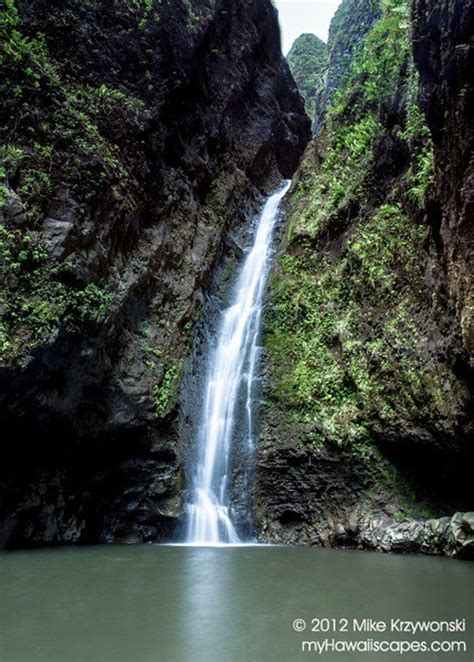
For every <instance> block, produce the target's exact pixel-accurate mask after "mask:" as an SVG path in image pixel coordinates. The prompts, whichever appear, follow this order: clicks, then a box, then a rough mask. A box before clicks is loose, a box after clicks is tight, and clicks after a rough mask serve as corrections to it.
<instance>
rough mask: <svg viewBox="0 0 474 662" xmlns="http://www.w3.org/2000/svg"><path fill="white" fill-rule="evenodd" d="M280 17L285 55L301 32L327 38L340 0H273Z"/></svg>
mask: <svg viewBox="0 0 474 662" xmlns="http://www.w3.org/2000/svg"><path fill="white" fill-rule="evenodd" d="M274 4H275V6H276V8H277V9H278V13H279V17H280V26H281V31H282V49H283V53H284V54H285V55H286V54H287V53H288V51H289V50H290V48H291V46H292V44H293V42H294V40H295V39H296V38H297V37H299V36H300V34H303V32H314V34H317V35H318V37H320V38H321V39H322V40H323V41H327V39H328V30H329V23H330V22H331V18H332V17H333V16H334V12H335V11H336V9H337V8H338V7H339V5H340V4H341V0H274Z"/></svg>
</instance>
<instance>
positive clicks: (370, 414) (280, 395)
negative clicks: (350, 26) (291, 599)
mask: <svg viewBox="0 0 474 662" xmlns="http://www.w3.org/2000/svg"><path fill="white" fill-rule="evenodd" d="M377 4H378V3H377ZM357 6H358V3H357V2H355V0H346V1H345V2H344V3H343V4H342V5H341V13H342V12H345V13H347V15H350V12H351V8H356V7H357ZM375 10H376V11H377V12H379V18H378V20H377V21H376V22H375V23H374V24H373V26H372V28H371V29H370V31H369V32H368V34H367V37H366V38H365V39H364V40H363V42H362V44H359V46H358V48H357V50H356V51H354V52H355V56H354V58H353V60H352V62H351V64H350V67H349V69H348V72H347V75H346V77H345V78H344V79H343V80H342V81H340V82H339V85H338V89H337V91H336V92H333V93H332V97H331V101H330V104H329V107H328V110H327V112H326V116H325V120H324V124H323V125H322V127H321V130H320V132H319V134H318V137H317V139H316V140H314V141H313V142H312V143H311V145H310V146H309V147H308V149H307V152H306V156H305V158H304V161H303V163H302V166H301V167H300V169H299V171H298V173H297V176H296V178H295V181H294V185H293V188H292V192H291V195H290V199H289V204H288V206H287V216H288V229H287V232H286V236H285V237H284V241H283V244H284V246H283V248H284V253H283V254H282V256H281V257H280V260H279V263H278V266H277V268H276V269H275V272H274V274H273V278H272V286H271V299H270V303H269V310H268V315H267V319H266V330H265V345H266V351H267V364H266V365H267V368H266V412H265V425H264V431H263V441H262V443H261V446H260V450H259V459H258V467H257V491H256V503H257V516H258V521H259V530H260V536H261V539H262V540H266V541H269V540H272V541H279V542H291V543H306V544H322V545H352V546H359V547H365V548H373V549H382V550H384V551H389V550H396V551H421V552H428V553H446V554H450V555H453V556H462V557H472V556H473V555H474V538H473V534H474V517H473V515H472V513H471V514H466V515H463V514H457V515H455V516H454V517H453V515H454V513H455V512H456V511H460V513H462V512H464V511H467V510H472V508H473V505H474V504H473V502H472V490H471V489H470V484H471V476H470V467H471V466H472V455H473V446H472V433H473V422H472V411H473V409H472V405H473V392H474V390H473V380H472V347H473V345H472V342H473V336H472V292H473V289H472V256H473V251H472V228H473V224H472V213H473V206H472V195H473V193H472V190H473V189H472V181H473V169H472V153H473V152H472V140H473V131H472V117H473V113H472V103H473V87H472V68H473V61H472V58H473V42H472V35H473V20H474V8H473V6H472V4H471V3H464V2H461V0H458V1H456V2H452V1H448V0H439V1H437V2H434V3H433V2H425V1H424V0H415V2H414V4H413V10H412V12H410V6H409V3H408V2H405V1H404V0H383V1H382V2H380V4H379V6H377V7H375ZM336 75H337V72H336Z"/></svg>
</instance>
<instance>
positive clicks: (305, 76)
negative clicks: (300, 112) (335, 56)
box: [286, 34, 327, 120]
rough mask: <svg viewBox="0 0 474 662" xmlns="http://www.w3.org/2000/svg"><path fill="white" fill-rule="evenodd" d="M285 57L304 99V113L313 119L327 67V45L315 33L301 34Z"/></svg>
mask: <svg viewBox="0 0 474 662" xmlns="http://www.w3.org/2000/svg"><path fill="white" fill-rule="evenodd" d="M286 59H287V61H288V65H289V67H290V71H291V74H292V76H293V78H294V80H295V83H296V84H297V86H298V89H299V91H300V93H301V96H302V97H303V99H304V101H305V110H306V114H307V115H308V116H309V117H310V118H311V120H313V119H314V118H315V117H316V99H317V97H318V95H319V93H320V88H321V86H322V84H323V80H324V75H325V72H326V68H327V46H326V44H325V43H324V41H322V39H320V38H319V37H317V36H316V35H315V34H302V35H300V36H299V37H298V39H296V40H295V42H294V44H293V46H292V47H291V50H290V52H289V53H288V55H287V56H286Z"/></svg>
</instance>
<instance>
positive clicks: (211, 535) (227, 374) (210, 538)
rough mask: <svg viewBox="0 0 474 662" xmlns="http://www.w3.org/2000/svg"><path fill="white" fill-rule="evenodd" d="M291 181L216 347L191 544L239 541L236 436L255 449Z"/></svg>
mask: <svg viewBox="0 0 474 662" xmlns="http://www.w3.org/2000/svg"><path fill="white" fill-rule="evenodd" d="M289 187H290V182H289V181H287V182H285V183H284V186H283V187H282V188H281V189H279V190H278V191H277V192H276V193H275V194H274V195H272V196H271V197H270V198H268V200H267V201H266V203H265V205H264V207H263V210H262V212H261V214H260V217H259V219H258V222H257V224H256V228H255V231H254V236H253V244H252V246H251V247H250V248H249V252H248V254H247V256H246V257H245V259H244V262H243V264H242V266H241V268H240V270H239V272H238V274H237V278H236V284H235V287H234V289H233V291H232V296H231V302H230V305H229V307H228V308H226V309H225V310H223V311H222V313H221V316H220V320H219V327H218V333H217V337H216V343H215V347H213V348H212V349H211V354H210V358H209V363H208V372H207V376H206V381H205V387H204V390H203V396H202V407H201V415H200V421H199V428H198V431H197V434H198V438H197V442H198V462H197V467H196V470H195V473H194V477H193V483H192V496H191V499H192V500H191V503H190V504H189V507H188V518H189V519H188V533H187V542H188V543H195V544H219V543H238V542H239V538H238V536H237V533H236V531H235V529H234V525H233V523H232V518H231V513H230V510H229V509H230V506H231V504H230V502H229V496H228V484H229V471H230V470H231V466H230V457H231V452H232V440H233V435H234V431H235V426H236V422H237V421H244V422H245V428H246V430H247V435H246V439H245V441H244V446H245V447H244V448H242V449H241V451H242V452H243V453H246V454H249V453H252V451H253V447H254V439H253V422H252V411H253V402H252V396H253V382H254V379H255V369H256V366H257V363H258V361H257V356H258V344H257V341H258V335H259V331H260V322H261V317H262V306H263V295H264V291H265V286H266V282H267V278H268V272H269V267H270V256H271V245H272V236H273V230H274V227H275V224H276V222H277V219H278V213H279V207H280V202H281V200H282V198H283V196H284V195H285V193H286V192H287V191H288V189H289Z"/></svg>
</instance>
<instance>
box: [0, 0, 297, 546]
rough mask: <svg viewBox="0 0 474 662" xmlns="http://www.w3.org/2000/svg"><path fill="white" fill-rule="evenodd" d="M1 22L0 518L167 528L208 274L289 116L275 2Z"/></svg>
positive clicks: (283, 150) (168, 2)
mask: <svg viewBox="0 0 474 662" xmlns="http://www.w3.org/2000/svg"><path fill="white" fill-rule="evenodd" d="M0 35H1V46H0V70H1V72H0V77H1V81H2V82H1V85H2V99H3V102H2V108H1V110H0V126H1V127H2V144H1V148H0V149H1V157H2V166H1V168H0V177H1V181H0V184H1V185H0V198H1V210H0V220H1V224H0V247H1V256H2V262H1V278H2V288H1V295H0V296H1V313H2V320H1V324H0V352H1V368H0V410H1V426H2V430H3V441H2V444H1V448H0V453H1V470H0V484H1V493H0V522H2V523H3V539H4V541H5V540H6V539H8V542H9V544H10V545H34V544H52V543H64V542H97V541H99V540H102V541H108V540H127V541H130V540H163V539H167V538H169V537H170V536H171V535H172V534H173V532H174V531H175V529H176V524H177V522H178V520H179V517H180V515H181V507H182V488H183V485H182V461H181V457H180V455H179V449H178V443H177V429H176V419H177V405H176V402H177V396H178V393H179V387H180V380H181V374H182V366H183V360H184V359H185V357H186V356H187V355H189V352H190V340H191V336H192V332H193V327H194V324H195V321H196V319H197V318H198V316H199V312H200V309H201V304H202V301H203V298H204V296H205V293H206V288H207V284H208V282H209V280H210V277H211V275H212V273H213V270H214V269H215V267H216V265H217V264H218V263H219V261H220V259H221V256H222V255H223V254H224V253H225V251H226V250H227V249H226V245H227V244H226V237H227V235H228V233H229V230H230V229H232V228H234V227H239V226H242V225H243V224H245V223H246V221H247V220H248V218H249V216H250V215H251V214H253V212H254V211H255V208H256V205H258V204H259V202H260V200H261V195H262V193H264V192H266V191H267V190H268V189H269V188H272V187H273V186H274V185H275V184H276V182H277V181H278V180H280V179H281V178H282V177H288V176H291V174H292V173H293V171H294V169H295V167H296V166H297V164H298V160H299V158H300V156H301V153H302V151H303V149H304V146H305V144H306V141H307V139H308V136H309V121H308V120H307V118H306V116H305V114H304V110H303V106H302V102H301V100H300V97H299V94H298V92H297V90H296V87H295V85H294V82H293V80H292V78H291V75H290V73H289V71H288V67H287V65H286V62H285V61H284V60H283V58H282V57H281V53H280V44H279V32H278V24H277V18H276V12H275V10H274V8H273V7H272V5H271V3H270V1H269V0H268V1H267V0H264V1H262V0H238V1H235V0H204V1H200V2H194V1H190V0H136V1H134V2H126V1H125V0H115V1H114V2H92V1H89V0H86V1H84V0H67V1H66V2H63V1H59V0H53V1H52V2H48V3H45V2H44V1H43V0H33V1H30V0H28V1H26V0H5V1H4V2H3V3H2V7H1V14H0Z"/></svg>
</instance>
